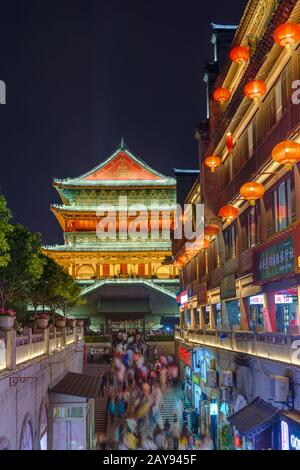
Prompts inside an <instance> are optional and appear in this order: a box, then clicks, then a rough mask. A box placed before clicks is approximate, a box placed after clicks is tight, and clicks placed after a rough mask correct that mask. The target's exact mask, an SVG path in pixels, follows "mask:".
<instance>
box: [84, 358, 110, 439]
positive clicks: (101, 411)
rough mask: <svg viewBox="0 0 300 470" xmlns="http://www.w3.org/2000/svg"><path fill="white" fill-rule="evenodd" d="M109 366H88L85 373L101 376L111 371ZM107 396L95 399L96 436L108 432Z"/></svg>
mask: <svg viewBox="0 0 300 470" xmlns="http://www.w3.org/2000/svg"><path fill="white" fill-rule="evenodd" d="M110 367H111V366H110V365H108V364H88V365H87V366H86V367H85V369H84V371H83V373H84V374H86V375H96V376H100V375H101V374H103V373H104V372H106V371H108V370H109V369H110ZM106 407H107V395H106V394H105V396H104V397H100V396H99V397H98V398H96V399H95V408H94V428H95V434H99V433H100V432H104V433H106V430H107V409H106Z"/></svg>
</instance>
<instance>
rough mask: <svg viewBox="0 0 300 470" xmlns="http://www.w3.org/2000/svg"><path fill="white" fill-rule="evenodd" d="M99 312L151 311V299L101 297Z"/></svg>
mask: <svg viewBox="0 0 300 470" xmlns="http://www.w3.org/2000/svg"><path fill="white" fill-rule="evenodd" d="M99 313H103V314H105V313H106V314H107V313H111V314H114V313H151V309H150V305H149V299H145V298H140V299H139V298H135V299H128V298H127V299H126V298H124V299H122V298H119V299H108V298H106V299H105V298H102V299H100V310H99Z"/></svg>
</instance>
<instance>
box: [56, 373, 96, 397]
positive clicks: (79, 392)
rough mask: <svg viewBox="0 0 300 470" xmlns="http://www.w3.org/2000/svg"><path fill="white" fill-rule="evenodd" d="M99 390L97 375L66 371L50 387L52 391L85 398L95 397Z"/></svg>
mask: <svg viewBox="0 0 300 470" xmlns="http://www.w3.org/2000/svg"><path fill="white" fill-rule="evenodd" d="M99 390H100V381H99V378H98V377H96V376H90V375H85V374H78V373H75V372H68V373H67V374H66V375H65V376H64V377H63V378H62V379H61V380H60V382H58V383H57V384H56V385H54V387H52V388H51V389H50V391H51V392H52V393H60V394H62V395H72V396H76V397H86V398H97V397H98V396H99Z"/></svg>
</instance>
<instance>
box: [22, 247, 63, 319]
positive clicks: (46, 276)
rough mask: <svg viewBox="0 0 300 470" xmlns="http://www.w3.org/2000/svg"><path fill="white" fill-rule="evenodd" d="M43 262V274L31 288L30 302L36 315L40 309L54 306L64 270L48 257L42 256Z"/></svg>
mask: <svg viewBox="0 0 300 470" xmlns="http://www.w3.org/2000/svg"><path fill="white" fill-rule="evenodd" d="M40 256H41V258H42V260H43V263H44V265H43V273H42V275H41V277H40V278H39V280H38V282H37V283H36V284H34V285H33V286H31V289H30V291H29V294H28V300H29V301H30V302H31V303H32V306H33V308H34V311H35V313H36V312H37V309H38V307H42V308H43V312H44V311H45V307H49V306H53V305H54V303H55V300H56V289H57V286H58V285H59V283H60V281H61V276H62V273H61V270H62V268H61V267H60V266H58V264H57V263H56V262H55V261H54V260H53V259H52V258H49V257H48V256H45V255H43V254H41V255H40Z"/></svg>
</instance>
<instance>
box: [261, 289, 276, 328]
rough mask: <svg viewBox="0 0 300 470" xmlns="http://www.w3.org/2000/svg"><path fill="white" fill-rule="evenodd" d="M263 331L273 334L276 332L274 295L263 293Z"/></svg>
mask: <svg viewBox="0 0 300 470" xmlns="http://www.w3.org/2000/svg"><path fill="white" fill-rule="evenodd" d="M263 302H264V330H265V331H270V332H273V333H275V332H276V331H277V325H276V304H275V295H274V293H272V292H271V293H268V294H267V293H264V294H263Z"/></svg>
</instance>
